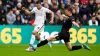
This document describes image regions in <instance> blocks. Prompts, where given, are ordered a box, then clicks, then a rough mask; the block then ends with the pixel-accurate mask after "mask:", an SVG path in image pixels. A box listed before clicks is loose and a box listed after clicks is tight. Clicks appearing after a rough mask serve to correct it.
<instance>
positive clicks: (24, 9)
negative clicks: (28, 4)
mask: <svg viewBox="0 0 100 56" xmlns="http://www.w3.org/2000/svg"><path fill="white" fill-rule="evenodd" d="M22 10H23V11H24V12H25V13H26V14H28V15H31V14H32V12H30V11H28V10H27V9H26V8H25V7H22Z"/></svg>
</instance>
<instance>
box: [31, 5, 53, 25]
mask: <svg viewBox="0 0 100 56" xmlns="http://www.w3.org/2000/svg"><path fill="white" fill-rule="evenodd" d="M50 11H51V10H49V9H47V8H45V7H42V8H41V9H37V7H34V8H33V10H32V11H31V12H32V13H35V22H34V24H35V25H41V24H42V25H43V24H44V22H45V19H46V13H49V12H50Z"/></svg>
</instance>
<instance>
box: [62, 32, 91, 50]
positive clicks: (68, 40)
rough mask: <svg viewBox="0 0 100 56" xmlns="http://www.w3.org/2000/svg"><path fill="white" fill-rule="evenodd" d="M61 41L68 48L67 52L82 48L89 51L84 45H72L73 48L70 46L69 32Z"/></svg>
mask: <svg viewBox="0 0 100 56" xmlns="http://www.w3.org/2000/svg"><path fill="white" fill-rule="evenodd" d="M63 40H64V42H65V45H66V47H67V48H68V50H69V51H73V50H79V49H82V48H85V49H87V50H90V48H89V47H88V46H86V45H74V46H72V45H71V43H70V34H69V32H68V33H67V34H66V36H65V37H64V38H63Z"/></svg>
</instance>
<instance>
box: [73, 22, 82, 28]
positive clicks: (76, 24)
mask: <svg viewBox="0 0 100 56" xmlns="http://www.w3.org/2000/svg"><path fill="white" fill-rule="evenodd" d="M72 23H73V24H74V25H75V26H77V27H78V28H81V26H80V25H79V24H78V23H76V22H75V21H72Z"/></svg>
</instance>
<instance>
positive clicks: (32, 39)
mask: <svg viewBox="0 0 100 56" xmlns="http://www.w3.org/2000/svg"><path fill="white" fill-rule="evenodd" d="M37 30H38V26H35V28H34V30H33V32H32V36H31V39H30V43H29V44H32V45H33V44H34V42H35V39H37V40H39V39H40V38H39V37H37V38H36V37H35V35H36V33H37ZM25 50H26V51H33V50H32V47H31V46H29V47H28V48H27V49H25Z"/></svg>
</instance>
